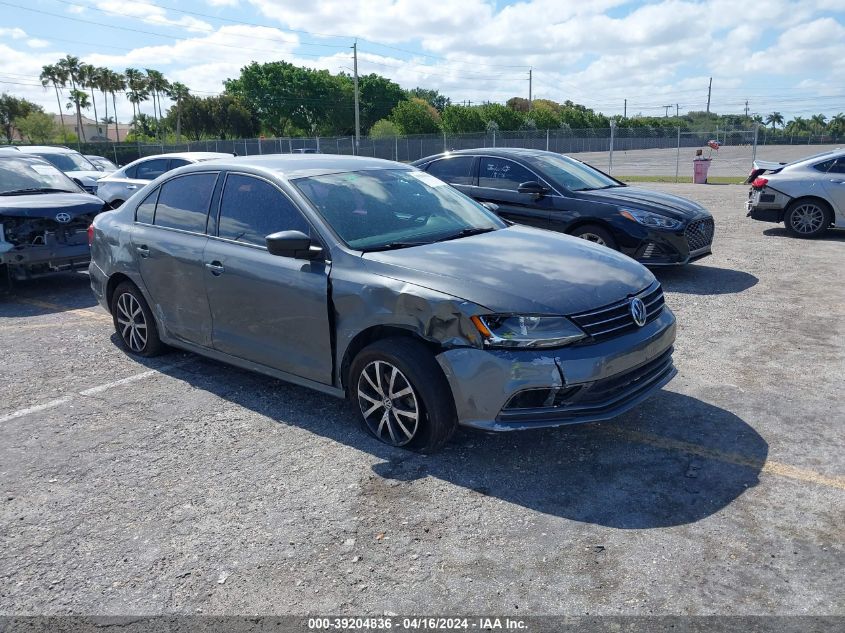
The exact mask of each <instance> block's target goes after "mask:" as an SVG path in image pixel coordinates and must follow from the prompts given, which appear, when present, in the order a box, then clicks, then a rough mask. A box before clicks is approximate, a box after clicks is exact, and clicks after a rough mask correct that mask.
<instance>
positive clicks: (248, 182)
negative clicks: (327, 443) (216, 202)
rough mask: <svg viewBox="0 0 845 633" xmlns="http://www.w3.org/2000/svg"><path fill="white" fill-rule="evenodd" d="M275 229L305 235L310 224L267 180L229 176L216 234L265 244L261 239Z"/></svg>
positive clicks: (251, 242) (224, 190)
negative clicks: (299, 232) (300, 232)
mask: <svg viewBox="0 0 845 633" xmlns="http://www.w3.org/2000/svg"><path fill="white" fill-rule="evenodd" d="M278 231H302V232H303V233H305V234H306V235H308V234H309V226H308V223H307V222H306V221H305V218H303V217H302V215H301V214H300V212H299V210H298V209H297V208H296V207H295V206H294V205H293V203H292V202H291V201H290V200H288V198H287V197H286V196H285V195H283V194H282V193H281V192H280V191H279V190H278V189H276V187H274V186H273V185H271V184H270V183H268V182H266V181H264V180H259V179H258V178H251V177H249V176H240V175H237V174H232V175H230V176H229V177H228V178H227V179H226V186H225V188H224V189H223V199H222V201H221V203H220V226H219V228H218V235H219V236H220V237H225V238H226V239H229V240H236V241H240V242H247V243H249V244H258V245H259V246H264V244H265V241H264V238H265V237H267V236H268V235H270V234H271V233H276V232H278Z"/></svg>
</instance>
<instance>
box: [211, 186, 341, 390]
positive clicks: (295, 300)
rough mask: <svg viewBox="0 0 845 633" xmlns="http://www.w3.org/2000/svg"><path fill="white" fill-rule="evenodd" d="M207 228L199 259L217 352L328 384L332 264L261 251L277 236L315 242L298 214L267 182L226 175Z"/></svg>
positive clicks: (330, 380)
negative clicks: (296, 234) (297, 235)
mask: <svg viewBox="0 0 845 633" xmlns="http://www.w3.org/2000/svg"><path fill="white" fill-rule="evenodd" d="M212 224H216V227H215V229H211V230H210V231H209V232H210V233H211V234H212V236H211V237H210V238H209V241H208V245H207V246H206V248H205V256H204V260H205V265H206V271H205V286H206V289H207V294H208V301H209V304H210V306H211V313H212V315H213V319H214V330H213V341H214V347H215V349H218V350H220V351H221V352H225V353H226V354H231V355H233V356H237V357H239V358H243V359H246V360H250V361H253V362H256V363H260V364H262V365H266V366H268V367H272V368H274V369H278V370H281V371H284V372H287V373H290V374H294V375H296V376H301V377H303V378H307V379H309V380H314V381H317V382H321V383H324V384H331V382H332V352H331V336H330V324H329V309H328V292H329V290H328V288H329V269H330V266H329V264H328V263H327V262H325V261H306V260H302V259H293V258H290V257H279V256H277V255H271V254H270V253H269V252H268V251H267V248H266V246H265V240H264V238H265V237H266V236H267V235H270V234H271V233H276V232H278V231H289V230H297V231H302V232H303V233H305V234H307V235H311V236H312V238H316V233H315V232H314V231H313V229H312V228H311V226H310V225H309V223H308V222H307V221H306V219H305V218H304V217H303V215H302V213H301V212H300V211H299V209H298V208H297V207H296V205H295V204H294V203H293V202H292V201H291V200H290V198H288V197H287V195H286V194H284V193H283V192H282V191H281V190H280V189H279V188H278V187H277V186H276V185H275V184H273V183H272V182H270V181H268V180H265V179H263V178H259V177H256V176H252V175H248V174H239V173H230V174H229V175H228V176H227V177H226V182H225V185H224V187H223V194H222V196H221V198H220V208H219V214H218V217H217V219H216V222H212ZM215 233H216V235H215Z"/></svg>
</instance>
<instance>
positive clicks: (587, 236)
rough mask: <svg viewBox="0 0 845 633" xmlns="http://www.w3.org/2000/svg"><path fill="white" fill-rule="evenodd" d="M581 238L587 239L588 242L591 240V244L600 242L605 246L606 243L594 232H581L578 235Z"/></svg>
mask: <svg viewBox="0 0 845 633" xmlns="http://www.w3.org/2000/svg"><path fill="white" fill-rule="evenodd" d="M578 237H580V238H581V239H582V240H587V241H588V242H592V243H593V244H601V245H602V246H607V243H606V242H605V241H604V240H603V239H602V237H601V235H596V234H595V233H581V235H579V236H578Z"/></svg>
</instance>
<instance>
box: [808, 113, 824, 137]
mask: <svg viewBox="0 0 845 633" xmlns="http://www.w3.org/2000/svg"><path fill="white" fill-rule="evenodd" d="M810 127H811V128H812V129H813V131H814V132H816V133H817V134H821V133H822V132H824V130H825V127H827V117H826V116H825V115H824V114H814V115H813V116H811V117H810Z"/></svg>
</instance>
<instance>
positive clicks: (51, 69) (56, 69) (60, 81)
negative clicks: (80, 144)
mask: <svg viewBox="0 0 845 633" xmlns="http://www.w3.org/2000/svg"><path fill="white" fill-rule="evenodd" d="M39 79H41V85H42V86H44V87H45V88H46V87H47V86H48V85H50V84H52V85H53V89H54V90H55V91H56V104H57V105H58V106H59V119H61V122H62V140H63V141H64V142H65V143H67V140H66V137H67V130H66V129H65V115H64V112H63V111H62V99H61V96H60V95H59V88H60V87H61V88H64V87H65V86H66V85H67V75H66V74H65V72H64V70H63V69H62V68H61V67H60V66H59V65H58V64H50V65H47V66H43V67H42V68H41V75H40V76H39Z"/></svg>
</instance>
